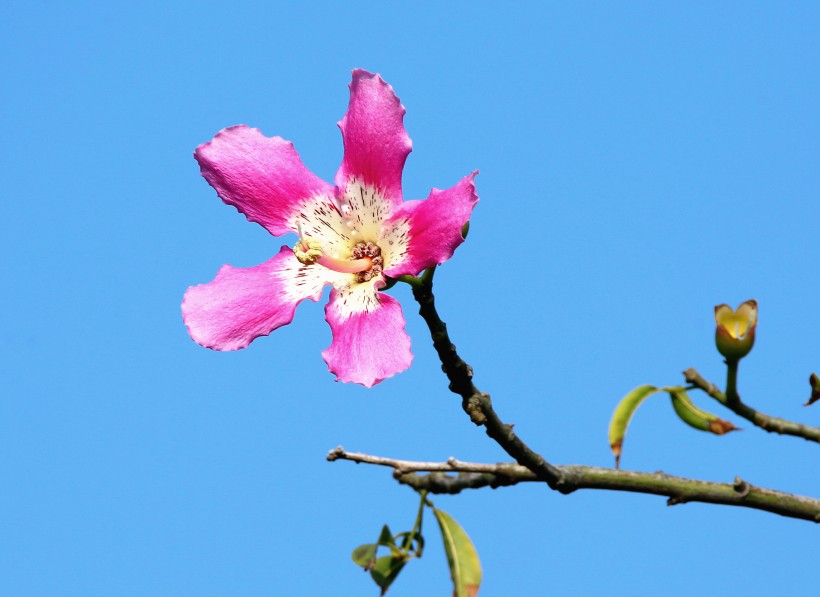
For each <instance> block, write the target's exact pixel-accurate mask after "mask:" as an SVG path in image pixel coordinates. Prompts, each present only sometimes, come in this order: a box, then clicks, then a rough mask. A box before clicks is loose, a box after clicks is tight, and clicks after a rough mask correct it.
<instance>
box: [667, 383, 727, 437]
mask: <svg viewBox="0 0 820 597" xmlns="http://www.w3.org/2000/svg"><path fill="white" fill-rule="evenodd" d="M666 389H667V390H668V392H669V397H670V398H671V399H672V407H673V408H674V409H675V413H676V414H677V415H678V417H680V420H681V421H683V422H684V423H686V424H687V425H689V426H690V427H694V428H695V429H698V430H700V431H709V432H711V433H714V434H715V435H723V434H724V433H729V432H730V431H737V430H738V429H737V427H735V426H734V425H733V424H732V423H730V422H729V421H724V420H723V419H721V418H719V417H718V416H717V415H713V414H712V413H708V412H706V411H705V410H701V409H699V408H698V407H697V406H695V404H694V402H692V399H691V398H689V394H687V393H686V390H684V389H683V388H666Z"/></svg>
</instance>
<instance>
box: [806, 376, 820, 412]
mask: <svg viewBox="0 0 820 597" xmlns="http://www.w3.org/2000/svg"><path fill="white" fill-rule="evenodd" d="M809 385H810V386H811V397H810V398H809V401H808V402H806V404H804V405H803V406H811V405H812V404H814V403H815V402H817V401H818V400H820V377H817V374H816V373H812V374H811V375H810V376H809Z"/></svg>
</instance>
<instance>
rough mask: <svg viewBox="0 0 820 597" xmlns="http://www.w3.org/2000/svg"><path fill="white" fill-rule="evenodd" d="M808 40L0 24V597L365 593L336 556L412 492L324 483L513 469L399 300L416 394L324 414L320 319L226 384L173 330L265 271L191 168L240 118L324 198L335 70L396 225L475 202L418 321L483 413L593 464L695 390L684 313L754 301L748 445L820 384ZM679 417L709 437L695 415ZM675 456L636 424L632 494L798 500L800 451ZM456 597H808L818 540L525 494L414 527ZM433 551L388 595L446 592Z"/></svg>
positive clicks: (818, 50)
mask: <svg viewBox="0 0 820 597" xmlns="http://www.w3.org/2000/svg"><path fill="white" fill-rule="evenodd" d="M818 40H820V9H818V6H817V4H816V3H813V2H787V3H780V2H771V3H761V2H721V3H698V2H672V3H656V2H632V3H602V2H599V3H583V4H581V3H546V2H544V3H541V2H520V3H518V2H517V3H508V4H506V5H504V7H501V6H500V4H499V3H497V2H475V3H467V2H447V3H442V2H435V3H425V2H414V3H395V2H390V3H383V2H344V3H342V2H338V3H336V2H325V3H298V4H297V3H274V2H257V3H247V2H242V1H235V2H229V3H220V4H217V3H212V2H171V3H167V2H131V3H119V2H76V3H75V2H71V3H65V2H31V3H24V2H6V3H4V4H3V7H2V8H0V73H1V74H2V84H0V105H1V106H2V111H1V112H0V126H1V127H2V129H1V130H2V132H3V135H4V142H3V143H2V146H1V147H0V170H1V171H2V179H3V185H2V197H3V217H2V220H1V221H0V226H1V227H2V234H1V235H0V243H2V288H3V292H2V296H3V303H2V304H3V309H2V311H0V313H2V314H1V315H0V323H1V324H2V334H3V338H4V342H3V343H2V347H1V348H0V362H2V376H0V384H2V390H1V391H0V392H1V393H2V396H0V593H3V594H5V595H84V596H86V595H307V596H310V595H372V594H376V588H375V585H372V583H371V581H370V580H369V578H368V577H367V576H366V575H364V574H363V573H362V572H361V571H360V570H358V569H357V568H356V567H355V566H354V565H353V563H352V562H351V560H350V551H351V549H352V548H353V547H354V546H356V545H357V544H359V543H364V542H367V541H370V540H372V539H373V538H375V536H376V534H377V533H378V530H379V528H380V527H381V525H382V524H383V523H385V522H388V523H390V525H391V527H393V528H394V530H395V531H399V530H404V529H405V528H409V527H410V526H411V525H412V521H413V517H414V515H415V508H416V505H417V498H416V495H415V494H414V493H413V492H412V491H411V490H410V489H408V488H405V487H402V486H399V485H397V484H396V483H395V482H394V481H393V479H392V477H391V475H390V471H389V470H387V469H376V468H373V467H367V466H362V465H359V466H356V465H353V464H351V463H345V462H337V463H332V464H331V463H328V462H326V461H325V454H326V453H327V451H328V450H329V449H331V448H333V447H335V446H336V445H338V444H343V445H344V446H345V447H346V448H347V449H349V450H355V451H364V452H369V453H372V454H379V455H384V456H392V457H397V458H407V459H418V460H445V459H446V458H447V457H449V456H455V457H457V458H459V459H463V460H473V461H486V462H497V461H504V460H507V459H508V458H507V457H506V455H505V454H504V453H503V452H502V451H501V450H500V448H498V447H497V446H496V445H494V444H493V443H492V442H491V441H490V440H488V438H486V436H485V435H484V433H483V431H482V430H480V429H476V428H475V427H473V426H472V425H471V423H470V422H469V421H468V419H467V417H466V416H465V415H464V413H463V412H462V411H461V408H460V404H459V400H458V399H457V397H455V396H454V395H452V394H450V393H449V392H448V390H447V383H446V380H445V378H444V376H443V375H442V373H441V371H440V369H439V364H438V362H437V360H436V358H435V354H434V352H433V350H432V346H431V341H430V338H429V336H428V335H426V334H425V328H424V325H423V322H422V321H421V320H420V319H419V318H418V316H417V315H415V312H416V308H415V304H414V303H413V301H412V297H411V295H410V293H409V291H408V289H407V288H406V287H399V288H396V289H395V290H394V291H393V294H394V296H396V297H397V298H399V299H400V300H401V302H402V304H403V305H404V309H405V314H406V315H407V317H408V326H407V329H408V332H409V334H410V336H411V337H412V339H413V350H414V354H415V361H414V363H413V366H412V368H411V369H410V370H409V371H407V372H405V373H403V374H401V375H398V376H396V377H394V378H392V379H389V380H387V381H385V382H384V383H382V384H380V385H378V386H377V387H375V388H373V389H371V390H368V389H365V388H362V387H359V386H355V385H344V384H340V383H336V382H334V378H333V376H332V375H331V374H330V373H328V371H327V369H326V367H325V365H324V363H323V362H322V359H321V356H320V351H321V350H322V349H323V348H325V347H326V346H327V345H328V344H329V343H330V331H329V328H328V327H327V325H326V323H325V322H324V321H323V311H322V308H323V304H322V303H318V304H317V303H311V302H308V303H306V304H303V305H301V307H300V308H299V309H298V311H297V315H296V318H295V321H294V323H293V324H291V325H290V326H287V327H285V328H282V329H280V330H278V331H276V332H275V333H274V334H272V335H271V336H270V337H268V338H261V339H259V340H257V341H256V342H254V343H253V344H252V345H251V347H250V348H248V349H246V350H242V351H239V352H236V353H216V352H212V351H209V350H207V349H204V348H202V347H200V346H198V345H196V344H195V343H194V342H192V341H191V339H190V338H189V337H188V334H187V332H186V329H185V327H184V326H183V324H182V321H181V316H180V309H179V303H180V301H181V299H182V295H183V293H184V292H185V289H186V288H187V287H188V286H189V285H192V284H198V283H202V282H207V281H210V280H211V279H212V278H213V276H214V275H215V273H216V271H217V270H218V268H219V267H220V266H221V265H222V264H223V263H230V264H233V265H235V266H251V265H256V264H258V263H261V262H262V261H264V260H266V259H268V258H269V257H270V256H272V255H273V254H275V253H276V252H277V251H278V250H279V247H280V246H281V245H282V244H283V243H290V244H292V242H293V240H294V239H293V238H286V239H284V240H283V239H276V238H273V237H271V236H270V235H269V234H268V233H267V232H266V231H265V230H263V229H262V228H261V227H260V226H258V225H255V224H251V223H248V222H247V221H246V220H245V219H244V217H242V216H241V215H239V214H237V213H236V211H235V210H234V209H233V208H231V207H227V206H225V205H223V204H222V203H221V202H220V201H219V200H218V198H217V196H216V194H215V193H214V191H213V190H212V189H211V188H210V187H209V186H208V185H207V183H206V182H205V181H204V180H203V179H202V178H201V177H200V175H199V168H198V167H197V164H196V163H195V162H194V160H193V158H192V151H193V149H194V148H195V147H196V146H197V145H198V144H200V143H203V142H205V141H208V140H209V139H211V138H212V137H213V135H214V134H215V133H216V132H217V131H219V130H220V129H221V128H223V127H226V126H230V125H233V124H238V123H246V124H249V125H252V126H256V127H259V128H261V129H262V131H264V132H265V133H266V134H267V135H281V136H283V137H285V138H287V139H291V140H293V141H294V142H295V144H296V148H297V150H298V151H299V152H300V154H301V156H302V158H303V160H304V161H305V163H306V164H307V165H308V167H310V168H311V169H312V170H313V171H314V172H315V173H316V174H318V175H319V176H321V177H323V178H324V179H326V180H332V177H333V174H334V173H335V171H336V168H337V167H338V164H339V162H340V160H341V156H342V147H341V137H340V134H339V132H338V129H337V128H336V122H337V121H338V120H339V119H340V118H341V116H342V115H343V113H344V111H345V109H346V107H347V101H348V89H347V84H348V82H349V80H350V71H351V69H352V68H355V67H361V68H365V69H368V70H371V71H374V72H379V73H381V74H382V75H383V77H384V78H385V79H386V80H387V81H388V82H389V83H391V84H392V85H393V87H394V88H395V90H396V92H397V93H398V95H399V97H400V98H401V100H402V102H403V103H404V105H405V106H406V108H407V116H406V120H405V123H406V126H407V129H408V132H409V134H410V136H411V137H412V139H413V141H414V151H413V153H412V154H411V155H410V158H409V160H408V163H407V167H406V169H405V173H404V189H405V196H406V197H407V198H423V197H426V196H427V193H428V192H429V189H430V188H431V187H433V186H435V187H438V188H446V187H448V186H450V185H452V184H454V183H455V182H457V181H458V180H459V179H460V178H461V177H462V176H464V175H466V174H468V173H469V172H471V171H472V170H473V169H480V170H481V174H480V176H479V177H478V178H477V185H478V191H479V195H480V197H481V201H480V203H479V204H478V207H477V208H476V211H475V215H474V218H473V220H472V229H471V232H470V238H469V240H468V242H467V243H466V244H464V245H463V246H462V247H460V248H459V250H458V251H457V252H456V255H455V257H454V259H452V260H451V261H450V262H448V263H447V264H446V265H445V266H443V267H441V268H440V271H439V272H438V275H437V295H438V298H439V307H440V312H441V314H442V317H443V318H444V319H445V320H446V321H447V323H448V324H449V328H450V331H451V334H452V336H453V339H454V341H455V342H456V344H457V345H458V347H459V350H460V351H461V353H462V355H463V356H464V358H465V359H467V360H468V361H469V362H470V363H471V364H472V365H473V366H474V368H475V372H476V374H475V380H476V383H477V385H478V386H479V387H480V388H481V389H482V390H484V391H487V392H490V393H491V394H492V396H493V400H494V404H495V406H496V408H497V410H498V412H499V414H500V415H501V416H502V418H504V419H505V420H506V421H509V422H513V423H515V424H516V430H517V431H518V432H519V433H520V435H521V436H522V437H523V438H524V439H525V440H526V441H528V442H529V443H530V444H531V445H532V446H533V447H534V448H536V449H538V450H539V451H541V452H542V453H543V454H544V455H545V456H546V457H547V458H548V459H550V460H551V461H553V462H555V463H559V464H570V463H576V464H593V465H602V466H609V465H611V463H612V458H611V455H610V453H609V449H608V446H607V440H606V431H607V424H608V420H609V416H610V414H611V412H612V409H613V407H614V405H615V404H616V402H617V401H618V399H619V398H620V397H621V396H622V395H623V394H624V393H626V392H627V391H628V390H629V389H631V388H632V387H634V386H636V385H639V384H643V383H653V384H659V385H661V384H674V383H679V382H681V380H682V377H681V375H680V372H681V371H682V370H683V369H685V368H687V367H690V366H695V367H697V368H698V369H699V370H700V371H701V372H702V373H703V374H704V376H706V377H707V378H709V379H712V380H715V381H720V382H722V378H723V375H724V371H723V365H722V363H721V360H720V358H719V356H718V355H717V353H716V352H715V350H714V348H713V345H712V337H713V329H714V328H713V326H714V323H713V307H714V305H716V304H718V303H723V302H726V303H729V304H731V305H732V306H735V305H737V304H738V303H739V302H741V301H743V300H746V299H749V298H756V299H757V300H758V301H759V302H760V325H759V327H758V343H757V346H756V347H755V349H754V351H753V353H752V354H751V355H750V356H749V357H748V358H747V359H746V360H745V361H744V362H743V363H742V368H741V377H740V390H741V394H742V395H743V397H744V398H745V399H746V401H748V402H749V403H750V404H752V405H753V406H755V407H757V408H759V409H761V410H763V411H764V412H769V413H771V414H775V415H779V416H783V417H785V418H790V419H798V420H801V421H804V422H806V423H809V424H812V425H818V424H820V404H819V405H816V406H815V407H814V408H813V409H810V408H803V407H802V406H801V405H802V403H803V402H805V400H806V399H807V397H808V393H809V392H808V384H807V382H806V380H807V378H808V376H809V373H810V372H811V371H813V370H814V371H817V370H820V349H819V348H818V337H819V335H818V330H820V309H818V308H817V305H818V296H820V276H818V261H819V260H820V248H819V247H818V232H819V231H820V229H818V222H820V169H819V168H818V163H819V162H818V158H820V116H818V107H820V83H818V81H819V79H818V64H820V41H818ZM693 397H694V398H695V400H696V401H697V402H698V403H699V404H700V405H701V406H703V407H705V408H708V409H710V410H715V411H716V412H721V411H720V410H719V409H718V408H717V407H718V405H716V404H713V403H710V401H708V400H704V399H703V396H702V395H700V394H694V395H693ZM724 414H725V415H727V416H726V418H729V419H730V420H733V421H734V422H735V423H737V424H738V425H740V426H741V427H744V428H745V430H744V431H742V432H740V433H734V434H730V435H727V436H724V437H716V436H711V435H707V434H703V433H698V432H696V431H694V430H692V429H689V428H687V427H684V426H683V424H682V423H680V422H679V421H678V420H677V418H676V417H675V416H674V414H673V412H672V410H671V407H670V405H669V404H668V400H667V399H666V398H665V397H658V398H657V399H652V400H650V401H649V402H648V403H647V404H646V405H645V406H644V407H643V408H642V409H641V410H640V411H639V412H638V414H637V415H636V418H635V420H634V422H633V426H632V429H631V430H630V433H629V435H628V437H627V441H626V445H625V453H624V458H623V463H622V464H623V466H624V468H628V469H635V470H643V471H656V470H660V469H662V470H664V471H666V472H668V473H671V474H677V475H683V476H692V477H699V478H704V479H708V480H713V481H731V480H732V479H733V478H734V477H735V475H740V476H742V477H743V478H744V479H747V480H748V481H750V482H752V483H755V484H759V485H764V486H772V487H776V488H779V489H783V490H787V491H790V492H795V493H798V494H806V495H814V496H820V475H818V458H820V451H819V450H820V448H818V446H816V445H813V444H809V443H807V442H804V441H802V440H799V439H794V438H782V437H775V436H770V435H767V434H766V433H764V432H762V431H760V430H757V429H755V428H751V426H750V425H749V424H748V423H746V422H745V421H739V420H737V418H736V417H733V416H728V415H729V414H730V413H725V412H724ZM435 503H436V504H437V506H439V507H441V508H442V509H444V510H447V511H448V512H450V513H451V514H452V515H453V516H454V517H455V518H456V519H457V520H459V521H460V522H461V523H462V524H463V525H464V527H465V528H466V529H467V531H468V532H469V533H470V535H471V536H472V538H473V540H474V542H475V544H476V546H477V548H478V550H479V553H480V555H481V557H482V561H483V564H484V569H485V582H484V586H483V588H482V592H481V594H482V595H484V596H485V597H490V596H507V595H541V594H554V595H570V594H574V595H613V594H620V595H627V594H628V595H659V594H664V595H691V594H696V593H697V594H699V595H725V594H730V593H731V594H747V595H751V594H764V593H772V594H773V593H778V594H789V593H790V594H800V593H802V594H806V593H808V592H810V590H812V589H816V588H817V583H818V573H817V538H818V528H817V527H816V526H814V525H812V524H810V523H807V522H802V521H796V520H790V519H784V518H779V517H777V516H775V515H770V514H766V513H761V512H757V511H750V510H743V509H737V508H727V507H720V506H709V505H702V504H688V505H683V506H677V507H674V508H668V507H666V505H665V501H664V500H663V499H662V498H657V497H651V496H644V495H632V494H615V493H604V492H594V491H580V492H577V493H575V494H573V495H570V496H562V495H559V494H557V493H554V492H550V491H548V490H547V489H545V488H544V487H540V486H535V485H532V486H522V487H515V488H506V489H499V490H495V491H492V490H481V491H473V492H468V493H466V494H463V495H460V496H455V497H449V496H447V497H436V498H435ZM426 528H427V531H428V532H427V539H428V549H427V552H426V553H425V556H424V558H423V559H422V560H420V561H418V562H412V563H411V565H410V566H408V568H407V569H406V570H405V571H404V572H403V573H402V577H401V578H400V579H399V580H398V581H397V583H396V585H395V586H394V587H393V589H392V590H391V594H392V595H395V596H396V597H399V596H401V595H407V596H409V595H447V594H449V591H450V583H449V578H448V572H447V567H446V562H445V558H444V553H443V550H442V546H441V543H440V541H439V540H438V539H437V538H436V533H435V525H434V524H433V521H432V519H430V520H428V521H427V527H426Z"/></svg>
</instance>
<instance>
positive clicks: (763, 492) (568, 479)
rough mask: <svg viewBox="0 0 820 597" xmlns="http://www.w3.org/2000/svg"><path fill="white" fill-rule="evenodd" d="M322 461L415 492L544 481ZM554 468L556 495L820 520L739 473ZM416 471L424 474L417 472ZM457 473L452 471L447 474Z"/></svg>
mask: <svg viewBox="0 0 820 597" xmlns="http://www.w3.org/2000/svg"><path fill="white" fill-rule="evenodd" d="M327 459H328V460H331V461H333V460H350V461H352V462H357V463H365V464H375V465H379V466H387V467H390V468H392V469H393V476H394V477H396V479H397V480H398V481H399V483H403V484H405V485H409V486H411V487H412V488H413V489H415V490H417V491H429V492H430V493H450V494H453V493H459V492H461V491H462V490H464V489H478V488H481V487H501V486H507V485H516V484H518V483H531V482H544V480H543V479H539V478H538V477H537V476H536V475H535V474H534V473H533V472H532V471H531V470H529V469H527V468H526V467H523V466H521V465H518V464H515V463H513V462H505V463H499V464H482V463H474V462H461V461H459V460H456V459H455V458H450V459H448V460H447V462H415V461H409V460H396V459H393V458H384V457H381V456H371V455H369V454H362V453H357V452H346V451H345V450H344V448H342V447H341V446H339V447H338V448H336V449H334V450H331V451H330V453H329V454H328V455H327ZM555 468H556V469H557V470H558V471H560V479H561V480H560V487H558V488H557V489H558V490H559V491H561V492H562V493H570V492H572V491H575V490H576V489H608V490H613V491H629V492H634V493H647V494H653V495H661V496H666V497H667V498H668V499H667V505H669V506H674V505H676V504H685V503H686V502H705V503H710V504H724V505H728V506H739V507H742V508H753V509H756V510H765V511H767V512H773V513H775V514H780V515H781V516H787V517H790V518H799V519H802V520H809V521H812V522H820V500H818V499H814V498H809V497H804V496H799V495H794V494H790V493H785V492H782V491H776V490H773V489H767V488H764V487H757V486H755V485H752V484H750V483H748V482H746V481H744V480H742V479H740V478H739V477H736V478H735V480H734V482H733V483H713V482H710V481H700V480H697V479H687V478H685V477H675V476H672V475H667V474H665V473H662V472H657V473H642V472H635V471H624V470H617V469H610V468H600V467H595V466H577V465H569V466H557V467H555ZM420 472H427V473H429V474H426V475H420V474H418V473H420ZM447 473H457V475H453V474H447Z"/></svg>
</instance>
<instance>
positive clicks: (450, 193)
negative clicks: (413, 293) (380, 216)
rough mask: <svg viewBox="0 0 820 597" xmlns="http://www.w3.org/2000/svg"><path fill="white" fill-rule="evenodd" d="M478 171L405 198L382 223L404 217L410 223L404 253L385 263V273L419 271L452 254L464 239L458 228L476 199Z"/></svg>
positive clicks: (387, 224) (466, 218)
mask: <svg viewBox="0 0 820 597" xmlns="http://www.w3.org/2000/svg"><path fill="white" fill-rule="evenodd" d="M476 174H478V171H476V172H473V173H472V174H470V175H469V176H465V177H464V178H462V179H461V181H460V182H459V183H458V184H456V185H455V186H453V187H450V188H449V189H447V190H446V191H441V190H439V189H433V190H432V191H430V196H429V197H427V199H425V200H424V201H407V202H405V203H404V204H403V205H402V206H401V208H400V209H399V210H398V211H397V212H396V213H395V214H394V215H393V216H392V217H391V218H390V220H388V221H387V222H385V223H384V229H385V230H386V231H388V232H387V235H388V237H389V234H390V233H389V231H390V230H391V229H392V225H393V224H394V223H396V222H400V221H402V220H406V221H407V223H408V224H409V225H410V230H409V233H408V235H407V236H408V238H409V241H408V242H407V251H406V254H405V255H404V256H403V257H401V258H400V259H399V260H397V261H396V262H395V263H390V264H388V267H387V268H386V269H385V271H384V273H385V274H386V275H388V276H399V275H402V274H411V275H416V274H418V273H419V272H420V271H422V270H424V269H426V268H428V267H431V266H433V265H438V264H440V263H444V262H445V261H447V260H448V259H449V258H450V257H452V256H453V251H455V249H456V247H457V246H459V245H460V244H461V243H463V242H464V237H462V236H461V230H462V228H464V224H466V223H467V222H468V221H469V220H470V214H471V213H472V211H473V208H474V207H475V204H476V203H478V195H477V194H476V189H475V183H474V182H473V179H474V178H475V176H476Z"/></svg>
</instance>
